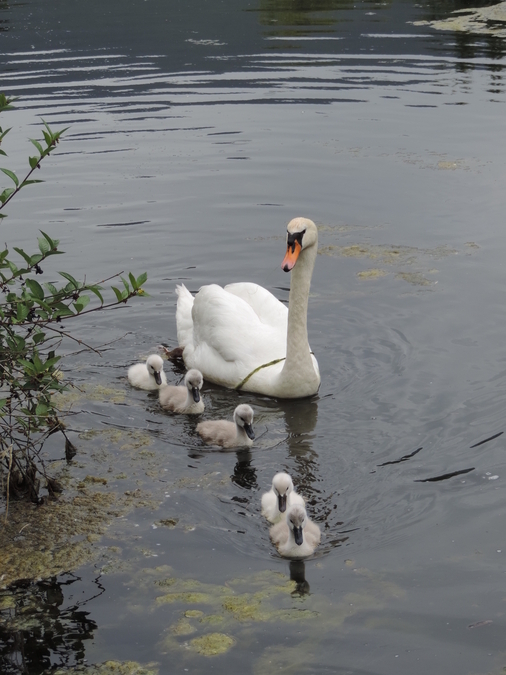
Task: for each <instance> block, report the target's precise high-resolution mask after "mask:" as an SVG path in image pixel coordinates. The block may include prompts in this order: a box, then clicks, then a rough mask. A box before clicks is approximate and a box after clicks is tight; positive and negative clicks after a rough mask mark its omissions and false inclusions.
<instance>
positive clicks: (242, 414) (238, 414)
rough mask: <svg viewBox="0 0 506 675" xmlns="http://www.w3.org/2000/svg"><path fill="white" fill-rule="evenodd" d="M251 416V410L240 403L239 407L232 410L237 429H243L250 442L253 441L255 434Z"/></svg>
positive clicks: (252, 413)
mask: <svg viewBox="0 0 506 675" xmlns="http://www.w3.org/2000/svg"><path fill="white" fill-rule="evenodd" d="M253 416H254V412H253V408H252V407H251V406H250V405H247V404H246V403H241V405H238V406H237V408H236V409H235V410H234V422H235V423H236V424H237V426H238V427H242V428H243V429H244V431H245V432H246V434H247V436H248V438H251V440H254V438H255V433H254V431H253V426H252V424H253Z"/></svg>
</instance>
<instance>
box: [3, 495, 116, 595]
mask: <svg viewBox="0 0 506 675" xmlns="http://www.w3.org/2000/svg"><path fill="white" fill-rule="evenodd" d="M123 509H124V507H123V506H121V505H120V503H119V502H118V498H117V495H115V494H111V493H107V494H105V493H102V492H94V491H90V492H88V493H84V494H79V495H77V496H75V497H74V498H73V499H59V500H58V501H54V502H49V503H47V504H44V505H42V506H38V507H36V506H34V505H33V504H27V503H26V502H15V503H11V506H10V510H9V518H8V520H7V523H3V524H2V526H1V527H0V570H1V577H0V584H1V585H2V586H8V585H9V584H11V583H13V582H14V581H19V580H22V579H43V578H47V577H51V576H56V575H57V574H61V573H62V572H68V571H70V570H73V569H76V568H78V567H80V566H81V565H83V564H85V563H88V562H90V561H91V560H93V559H94V558H95V557H96V554H97V552H96V550H95V549H94V548H93V546H92V545H91V543H92V542H93V541H96V539H97V538H98V537H99V536H100V535H102V534H103V532H104V531H105V528H106V527H107V525H108V523H109V522H110V521H111V520H112V519H113V518H115V517H116V516H118V515H119V512H120V511H122V510H123Z"/></svg>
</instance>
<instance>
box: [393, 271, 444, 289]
mask: <svg viewBox="0 0 506 675" xmlns="http://www.w3.org/2000/svg"><path fill="white" fill-rule="evenodd" d="M395 278H396V279H402V280H403V281H407V282H408V284H412V285H413V286H432V285H433V283H434V282H433V281H429V279H426V278H425V277H424V276H423V274H420V273H419V272H398V273H397V274H396V275H395Z"/></svg>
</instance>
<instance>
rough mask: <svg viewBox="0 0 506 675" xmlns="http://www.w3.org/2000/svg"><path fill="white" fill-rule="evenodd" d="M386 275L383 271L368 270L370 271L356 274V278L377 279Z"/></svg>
mask: <svg viewBox="0 0 506 675" xmlns="http://www.w3.org/2000/svg"><path fill="white" fill-rule="evenodd" d="M387 274H388V272H385V270H380V269H370V270H363V271H362V272H357V277H358V278H359V279H379V278H380V277H384V276H386V275H387Z"/></svg>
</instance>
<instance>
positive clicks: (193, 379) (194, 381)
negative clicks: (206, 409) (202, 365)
mask: <svg viewBox="0 0 506 675" xmlns="http://www.w3.org/2000/svg"><path fill="white" fill-rule="evenodd" d="M184 383H185V384H186V386H187V387H188V390H189V391H191V393H192V396H193V400H194V401H195V403H198V402H199V401H200V390H201V389H202V385H203V384H204V378H203V377H202V373H201V372H200V370H197V369H196V368H192V369H191V370H189V371H188V372H187V373H186V375H185V378H184Z"/></svg>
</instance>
